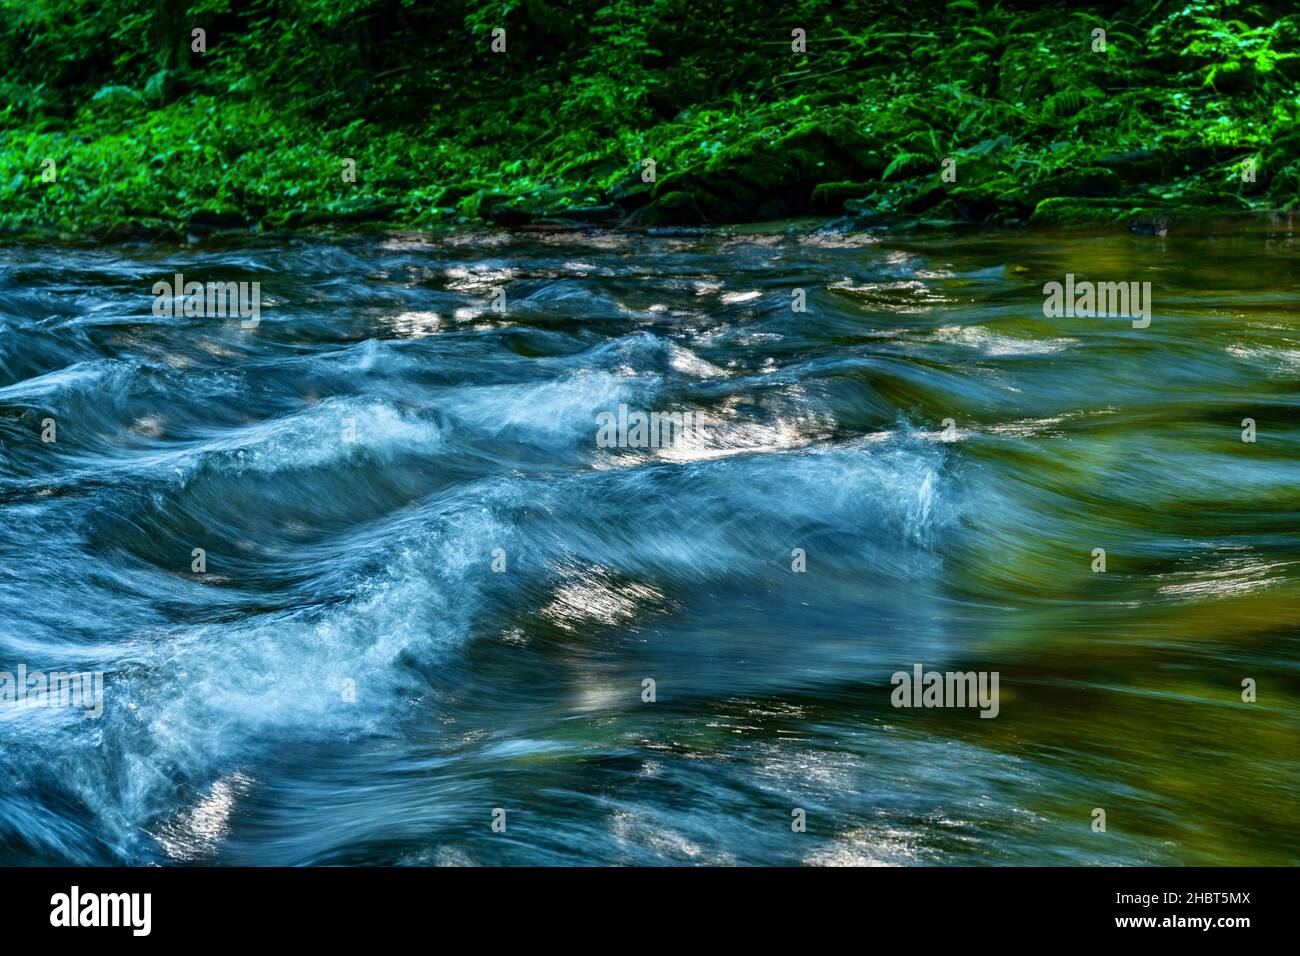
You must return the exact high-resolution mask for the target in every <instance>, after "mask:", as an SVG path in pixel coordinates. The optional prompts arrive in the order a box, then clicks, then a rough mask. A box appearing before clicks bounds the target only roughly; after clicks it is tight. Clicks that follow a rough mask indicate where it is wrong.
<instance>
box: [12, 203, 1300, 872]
mask: <svg viewBox="0 0 1300 956" xmlns="http://www.w3.org/2000/svg"><path fill="white" fill-rule="evenodd" d="M1298 263H1300V247H1297V245H1296V243H1295V241H1294V239H1291V238H1289V237H1287V236H1285V235H1269V234H1267V233H1265V232H1259V233H1251V234H1243V235H1239V236H1234V237H1226V236H1221V237H1218V238H1217V239H1211V238H1181V239H1180V238H1173V237H1166V238H1158V237H1138V236H1109V237H1094V236H1076V237H1060V236H1053V235H1046V234H1040V233H1018V234H1015V233H1009V234H974V233H972V234H955V235H943V234H938V233H932V234H928V235H913V236H896V235H887V234H879V235H876V234H870V233H842V232H834V231H818V230H816V229H814V228H808V227H805V228H800V229H797V230H794V231H791V232H782V231H780V230H766V231H762V230H760V231H754V232H746V231H745V230H736V231H732V232H729V233H707V232H701V233H665V234H662V235H610V234H590V235H588V234H578V233H556V234H536V235H527V236H524V235H510V234H506V233H490V234H463V235H458V236H451V237H444V238H430V237H424V238H420V237H413V236H389V237H370V238H364V239H356V240H349V241H344V242H326V241H264V242H261V243H254V244H243V245H239V246H222V245H198V246H191V247H185V246H176V245H165V246H164V245H131V246H119V247H108V246H99V247H95V248H79V247H78V248H72V247H67V248H61V247H53V246H21V247H17V248H9V249H5V250H2V251H0V443H2V445H3V448H2V449H0V506H2V510H0V670H3V671H6V672H11V673H16V672H17V668H18V667H19V666H20V665H22V666H24V667H26V668H27V670H28V672H29V673H30V672H50V671H66V672H86V673H95V672H102V674H103V681H104V683H103V696H102V714H101V715H99V716H97V717H96V716H91V715H89V714H88V712H87V711H85V710H82V709H77V708H76V707H71V706H61V707H60V706H41V705H40V702H39V700H36V701H35V702H34V701H33V699H31V698H30V697H29V698H28V699H27V701H26V704H24V705H21V706H20V705H19V704H18V703H17V702H16V701H15V702H11V703H7V704H5V705H4V706H0V780H3V781H4V783H3V787H2V788H0V863H7V864H27V863H70V864H82V863H93V864H108V863H133V864H152V863H158V864H171V863H219V864H339V863H345V864H354V863H375V864H414V865H428V864H462V863H465V864H604V863H620V864H708V863H735V864H801V863H802V864H842V863H848V864H855V863H856V864H934V863H939V864H989V863H993V864H1067V863H1085V864H1217V863H1269V864H1279V863H1290V864H1294V863H1297V862H1300V836H1298V835H1297V823H1300V734H1298V731H1300V710H1298V708H1297V703H1298V701H1300V674H1298V672H1297V660H1298V659H1300V656H1298V654H1297V650H1298V646H1300V408H1298V406H1300V389H1298V388H1297V382H1298V381H1300V320H1298V318H1297V302H1298V301H1300V268H1297V265H1298ZM176 272H182V273H184V275H185V276H186V278H187V279H197V280H199V281H248V282H253V281H256V282H259V283H260V317H259V321H258V323H257V324H256V326H255V327H246V326H248V325H250V323H244V324H242V325H241V323H240V322H239V321H237V320H231V319H229V318H221V317H184V316H182V317H166V316H158V315H155V314H154V302H155V297H154V295H153V293H152V291H151V290H152V287H153V285H154V283H155V282H158V281H159V280H164V279H170V278H171V276H172V275H173V274H174V273H176ZM1067 274H1068V275H1073V276H1075V277H1076V278H1078V279H1080V280H1082V279H1092V280H1102V281H1120V282H1138V283H1145V282H1150V283H1151V286H1150V290H1151V291H1150V302H1151V304H1152V308H1151V313H1150V315H1151V322H1150V324H1149V325H1148V326H1146V327H1145V328H1141V327H1135V326H1134V322H1133V321H1130V319H1129V318H1128V317H1124V316H1111V317H1086V316H1061V317H1047V316H1045V315H1044V308H1043V306H1044V299H1045V296H1044V291H1043V287H1044V285H1045V283H1048V282H1052V281H1058V282H1065V281H1066V276H1067ZM498 289H500V290H504V299H502V298H501V297H500V296H499V295H498V294H497V293H496V291H495V290H498ZM795 289H803V290H804V291H805V295H806V311H802V312H800V311H795V309H794V308H793V307H792V302H793V290H795ZM494 306H495V308H494ZM620 406H626V407H627V410H630V411H631V412H635V411H638V410H640V411H644V412H651V411H660V412H673V411H678V412H685V411H689V412H692V413H693V414H696V415H698V416H700V420H701V421H702V422H703V424H702V425H701V426H700V427H698V428H697V429H695V430H694V431H691V432H690V433H684V434H683V435H681V436H679V439H680V440H674V441H672V442H671V443H668V444H667V446H666V447H659V448H653V447H649V448H647V447H617V446H616V447H602V445H604V444H606V443H604V442H600V441H598V440H597V438H598V435H597V430H598V424H597V416H599V415H601V413H610V414H611V415H614V416H617V414H618V412H619V408H620ZM945 419H948V420H950V421H948V422H945ZM1245 419H1251V420H1252V421H1253V422H1254V429H1255V434H1254V436H1253V437H1254V439H1255V440H1254V441H1245V440H1243V436H1244V434H1245V432H1246V430H1247V426H1243V420H1245ZM50 423H52V424H53V428H54V431H53V432H52V433H51V432H50V431H49V428H50ZM43 438H45V439H52V440H43ZM195 549H202V552H201V553H202V561H201V563H202V565H203V566H202V568H201V569H199V570H195V568H196V566H197V565H198V564H199V563H200V559H199V558H198V557H197V556H196V554H195ZM796 549H800V550H796ZM1095 549H1104V551H1105V570H1104V571H1100V570H1094V569H1095V568H1097V567H1098V564H1097V562H1098V560H1099V558H1098V557H1097V556H1096V551H1095ZM799 566H802V567H803V568H804V570H802V571H799V570H794V568H796V567H799ZM915 665H921V666H922V667H923V668H924V669H925V670H938V671H943V672H948V671H954V672H955V671H961V672H968V671H975V672H983V673H985V674H992V673H993V672H996V673H997V674H998V676H999V696H998V705H997V715H996V717H995V718H993V719H986V718H982V717H981V716H980V710H979V709H977V708H971V707H935V708H925V707H921V708H910V707H908V708H904V707H895V706H894V705H893V700H892V699H891V695H892V694H893V693H894V685H893V680H892V675H894V674H895V673H896V672H900V671H901V672H906V673H911V672H912V671H913V668H914V666H915ZM647 679H650V680H653V682H654V684H653V697H654V699H653V701H650V700H647V699H645V698H646V697H648V696H650V686H651V685H647V684H646V683H645V682H646V681H647ZM1243 681H1245V682H1247V683H1248V684H1250V682H1253V684H1251V685H1250V686H1253V688H1254V699H1253V700H1243ZM1246 696H1247V697H1249V696H1251V695H1250V694H1249V693H1247V694H1246ZM498 809H499V810H503V811H504V815H502V814H500V813H495V814H494V811H496V810H498ZM798 810H802V811H803V818H804V819H805V820H806V830H805V832H796V831H795V829H794V828H792V821H796V820H797V819H798V818H799V814H798V813H797V812H796V811H798ZM1098 810H1103V811H1104V812H1105V831H1104V832H1098V829H1097V827H1098V826H1099V824H1097V823H1096V821H1097V820H1098V819H1099V816H1098V814H1097V813H1096V811H1098ZM494 820H496V821H497V822H498V824H500V823H501V822H504V824H505V827H504V831H503V832H497V831H494V829H493V822H494ZM499 829H500V826H499V825H498V830H499Z"/></svg>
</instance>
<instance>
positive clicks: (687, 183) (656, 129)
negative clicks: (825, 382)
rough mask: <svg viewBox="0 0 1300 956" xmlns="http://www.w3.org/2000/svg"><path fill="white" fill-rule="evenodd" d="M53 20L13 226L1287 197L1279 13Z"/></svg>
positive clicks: (180, 15)
mask: <svg viewBox="0 0 1300 956" xmlns="http://www.w3.org/2000/svg"><path fill="white" fill-rule="evenodd" d="M54 6H57V5H54V4H46V3H37V4H29V5H26V6H24V7H22V8H18V9H12V10H9V11H8V13H9V17H8V19H7V21H6V23H5V25H4V26H3V27H0V60H2V61H4V62H7V63H8V64H9V66H8V67H7V69H6V72H5V75H4V77H3V84H4V92H5V94H6V97H5V98H6V100H7V101H8V104H7V106H6V108H5V109H4V110H3V112H0V168H3V169H5V170H6V173H7V174H6V175H4V176H0V233H3V234H5V235H8V236H9V237H21V236H56V237H61V238H64V239H65V240H66V239H68V238H71V237H75V236H87V237H94V238H118V239H121V238H134V237H145V236H154V237H157V236H175V237H185V236H196V237H202V236H206V235H209V234H211V233H213V232H218V231H224V230H234V231H238V232H241V233H245V234H247V233H257V232H268V231H270V232H277V233H279V232H285V231H290V232H296V231H311V230H316V229H319V228H321V227H329V228H332V229H343V230H347V229H356V228H359V227H380V228H414V229H425V228H432V227H438V226H444V225H451V226H465V225H474V224H480V223H491V224H495V225H499V226H507V227H520V226H529V225H619V226H621V227H625V228H641V227H658V226H691V225H720V224H731V223H737V222H748V221H756V220H773V219H783V218H787V217H793V216H810V215H811V216H824V217H827V218H830V219H834V218H837V217H848V219H849V221H851V222H854V223H857V224H861V225H888V226H907V227H912V226H917V227H921V228H924V227H925V226H927V225H939V226H947V225H950V224H954V223H969V224H981V225H995V226H1015V225H1029V226H1040V225H1041V226H1052V227H1060V226H1065V227H1077V226H1097V225H1101V226H1113V227H1119V228H1131V229H1135V230H1137V231H1142V230H1146V229H1150V230H1152V231H1155V232H1157V233H1158V232H1159V231H1160V230H1161V229H1162V228H1163V229H1167V228H1170V227H1173V228H1179V227H1181V226H1182V225H1186V224H1188V223H1204V222H1207V221H1221V220H1224V219H1225V218H1230V217H1234V216H1238V215H1242V214H1247V215H1251V214H1256V215H1258V214H1263V215H1268V214H1276V213H1286V212H1288V211H1290V210H1294V209H1295V208H1296V207H1297V205H1298V204H1300V122H1297V120H1298V119H1300V88H1298V87H1297V78H1298V77H1300V15H1297V14H1295V13H1291V12H1290V10H1289V8H1288V7H1286V6H1285V5H1282V4H1257V5H1254V6H1252V7H1250V8H1249V9H1245V8H1241V7H1235V6H1234V7H1233V8H1232V9H1231V10H1230V11H1227V10H1223V11H1221V10H1219V6H1220V5H1211V4H1208V3H1191V4H1186V3H1176V4H1156V5H1154V6H1152V5H1142V6H1141V7H1140V8H1139V7H1134V8H1132V9H1129V8H1121V9H1119V10H1116V9H1114V8H1113V5H1108V4H1105V5H1103V4H1095V5H1087V6H1079V5H1058V6H1056V7H1050V6H1049V7H1047V8H1041V9H1040V8H1038V7H1037V6H1035V7H1033V8H1030V9H1025V10H1019V9H1015V8H1014V7H1000V8H999V9H996V10H988V9H980V8H979V7H977V5H976V4H974V3H969V2H961V0H958V2H954V3H949V4H921V5H919V6H916V7H909V8H908V9H907V10H906V11H905V12H899V11H897V10H894V9H893V8H886V7H881V6H879V5H876V4H849V5H847V6H844V7H841V6H839V5H831V4H829V3H825V2H803V3H800V4H795V5H793V6H792V5H790V4H782V5H775V4H773V5H770V6H771V9H770V10H768V9H767V6H768V5H765V4H762V3H759V4H757V5H747V6H746V8H745V9H744V10H743V11H731V10H727V9H710V10H707V11H702V10H697V9H693V8H690V7H688V6H687V5H679V4H676V3H672V2H656V3H652V4H650V8H651V9H642V8H641V7H638V6H635V5H633V4H630V3H622V2H616V3H613V4H608V5H598V4H594V3H585V2H572V3H565V2H556V3H553V4H547V3H541V2H533V3H528V4H524V5H523V6H521V7H517V8H512V9H511V10H510V11H509V12H507V13H505V14H499V11H498V8H497V7H495V6H489V5H485V4H470V5H469V6H468V12H465V10H463V9H462V10H460V11H459V13H458V14H457V15H456V16H453V17H451V18H450V20H448V18H447V17H446V16H442V15H440V14H439V13H438V12H437V11H427V12H424V11H419V12H417V11H411V10H406V9H404V8H402V7H401V5H399V4H394V3H388V2H377V0H376V2H364V0H363V2H360V3H358V4H356V5H355V9H351V10H349V11H348V12H347V16H343V15H341V14H340V13H339V12H338V11H337V10H335V9H334V8H333V7H327V6H326V5H324V4H319V5H318V4H306V5H305V6H304V10H303V12H302V14H301V16H300V17H299V18H298V19H296V20H294V21H293V22H292V23H289V22H286V21H283V20H276V19H274V18H266V17H264V16H262V15H261V14H262V13H264V12H265V11H263V10H261V8H260V7H257V8H251V7H250V8H240V9H238V10H234V9H230V8H226V7H224V6H222V5H213V6H212V7H211V9H209V7H208V6H207V5H205V6H202V7H196V8H195V10H193V11H187V10H186V9H185V7H184V5H183V4H169V3H166V2H164V3H160V4H158V5H157V6H156V9H155V12H154V13H153V14H150V13H148V12H146V13H139V12H136V11H135V10H134V8H133V7H132V5H130V4H126V3H117V2H109V3H106V4H104V5H102V6H101V7H98V8H96V9H95V10H94V11H91V12H86V14H85V16H84V17H83V18H81V19H80V20H79V21H78V22H77V23H76V24H67V23H64V22H63V21H62V20H59V19H57V18H51V13H50V10H51V9H52V8H53V7H54ZM119 8H120V9H119ZM173 8H174V9H173ZM168 9H170V10H172V15H171V18H170V19H165V18H163V17H162V14H161V13H159V12H158V11H164V10H168ZM178 11H179V12H178ZM1283 13H1286V14H1287V15H1286V16H1281V14H1283ZM193 29H202V30H204V33H203V38H202V43H203V45H204V47H205V49H204V50H203V51H201V52H195V51H194V50H192V49H190V47H191V46H193V44H194V43H196V42H198V41H197V40H195V41H191V40H190V36H191V34H192V32H193ZM494 30H504V31H505V35H504V41H503V42H504V46H505V49H504V50H501V51H500V52H493V43H494V39H495V38H494V34H493V31H494ZM141 35H146V36H149V37H151V38H152V40H151V42H152V43H153V48H152V49H149V48H142V47H141V45H140V44H139V42H138V41H139V37H140V36H141ZM325 41H328V42H325Z"/></svg>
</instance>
